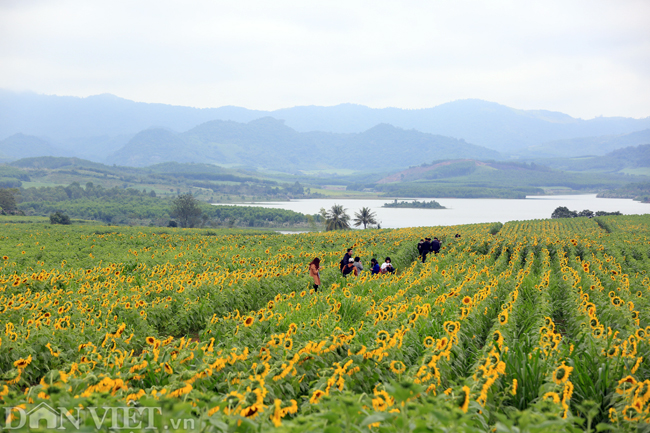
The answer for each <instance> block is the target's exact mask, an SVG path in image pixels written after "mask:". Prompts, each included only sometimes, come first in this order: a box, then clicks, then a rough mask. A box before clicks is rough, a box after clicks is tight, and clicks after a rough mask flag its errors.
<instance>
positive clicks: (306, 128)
mask: <svg viewBox="0 0 650 433" xmlns="http://www.w3.org/2000/svg"><path fill="white" fill-rule="evenodd" d="M267 116H272V117H274V118H277V119H283V120H285V124H286V126H288V127H290V128H292V129H294V130H295V131H296V132H310V131H322V132H330V133H361V132H363V131H367V130H368V129H370V128H372V127H374V126H376V125H377V124H380V123H387V124H390V125H393V126H396V127H399V128H403V129H416V130H418V131H421V132H427V133H431V134H437V135H442V136H448V137H454V138H458V139H461V138H462V139H465V140H466V141H467V142H470V143H474V144H476V145H481V146H485V147H488V148H491V149H494V150H498V151H502V152H517V151H520V150H521V149H525V148H527V147H530V146H535V145H541V144H543V143H548V142H550V141H555V140H566V139H574V138H580V137H598V136H605V135H622V134H629V133H632V132H635V131H641V130H644V129H648V128H650V118H645V119H630V118H620V117H598V118H595V119H590V120H582V119H575V118H573V117H571V116H568V115H566V114H562V113H557V112H551V111H544V110H518V109H514V108H510V107H506V106H504V105H500V104H497V103H494V102H486V101H481V100H476V99H468V100H461V101H454V102H449V103H446V104H442V105H439V106H437V107H433V108H425V109H417V110H404V109H398V108H384V109H374V108H368V107H365V106H362V105H354V104H341V105H336V106H332V107H317V106H306V107H292V108H286V109H280V110H275V111H258V110H248V109H245V108H238V107H220V108H206V109H199V108H192V107H180V106H172V105H165V104H147V103H141V102H133V101H129V100H126V99H122V98H118V97H116V96H113V95H98V96H91V97H87V98H77V97H69V96H46V95H36V94H33V93H13V92H8V91H0V138H4V137H8V136H10V135H12V134H16V133H19V132H22V133H24V134H30V135H35V136H39V137H42V138H45V139H47V140H48V141H50V142H51V143H52V144H56V145H57V146H59V145H60V147H66V148H69V149H72V148H73V147H74V143H73V140H72V139H75V140H79V139H80V137H98V136H108V137H117V136H120V135H132V134H136V133H138V132H139V131H142V130H144V129H148V128H163V129H171V130H174V131H186V130H188V129H191V128H193V127H195V126H198V125H200V124H203V123H205V122H207V121H210V120H232V121H236V122H240V123H245V122H250V121H251V120H254V119H259V118H262V117H267ZM117 149H118V147H115V148H113V149H112V150H113V151H115V150H117Z"/></svg>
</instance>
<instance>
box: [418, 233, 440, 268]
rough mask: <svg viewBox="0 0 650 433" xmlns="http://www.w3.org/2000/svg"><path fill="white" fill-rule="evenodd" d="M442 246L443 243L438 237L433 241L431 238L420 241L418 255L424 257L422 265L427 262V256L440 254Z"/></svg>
mask: <svg viewBox="0 0 650 433" xmlns="http://www.w3.org/2000/svg"><path fill="white" fill-rule="evenodd" d="M441 246H442V243H441V242H440V240H439V239H438V238H437V237H434V238H433V240H431V238H424V239H420V242H418V253H419V254H420V256H421V257H422V263H424V262H426V261H427V254H431V253H433V254H438V251H440V247H441Z"/></svg>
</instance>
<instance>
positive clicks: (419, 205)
mask: <svg viewBox="0 0 650 433" xmlns="http://www.w3.org/2000/svg"><path fill="white" fill-rule="evenodd" d="M382 207H400V208H401V207H407V208H416V209H447V208H446V207H444V206H443V205H441V204H440V203H438V202H437V201H435V200H431V201H417V200H413V201H400V202H399V203H398V202H397V199H395V201H394V202H393V203H384V205H383V206H382Z"/></svg>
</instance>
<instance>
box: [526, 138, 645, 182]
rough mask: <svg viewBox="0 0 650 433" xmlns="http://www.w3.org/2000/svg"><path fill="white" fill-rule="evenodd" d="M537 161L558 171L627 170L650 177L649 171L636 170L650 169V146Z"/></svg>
mask: <svg viewBox="0 0 650 433" xmlns="http://www.w3.org/2000/svg"><path fill="white" fill-rule="evenodd" d="M536 161H538V162H539V163H540V164H544V165H547V166H549V167H552V168H555V169H558V170H567V171H597V172H609V173H615V172H619V171H621V172H622V171H624V170H627V172H629V173H635V174H646V175H648V174H650V171H648V170H640V171H638V170H634V169H643V168H646V169H647V168H649V167H650V144H644V145H641V146H630V147H625V148H623V149H617V150H614V151H612V152H609V153H608V154H606V155H604V156H589V157H580V158H548V159H537V160H536Z"/></svg>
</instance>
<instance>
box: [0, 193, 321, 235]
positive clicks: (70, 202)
mask: <svg viewBox="0 0 650 433" xmlns="http://www.w3.org/2000/svg"><path fill="white" fill-rule="evenodd" d="M0 198H4V199H3V200H4V202H5V205H6V204H7V203H8V204H9V205H11V203H12V201H11V199H13V200H14V201H13V203H15V202H17V201H19V203H18V204H17V205H16V206H17V208H16V209H15V210H13V211H4V210H3V211H2V212H3V214H8V215H20V214H27V215H41V216H48V215H51V214H57V213H62V214H66V215H69V216H70V217H71V218H77V219H82V220H96V221H101V222H104V223H107V224H115V225H142V226H146V225H155V226H162V227H164V226H167V225H168V224H169V221H170V219H171V218H173V217H178V218H179V222H181V226H182V227H198V226H205V227H218V226H228V227H235V226H243V227H286V226H300V227H307V225H308V223H309V220H308V219H307V217H306V216H305V215H303V214H301V213H298V212H293V211H289V210H283V209H268V208H262V207H253V206H212V205H209V204H207V203H205V202H200V201H198V200H197V199H196V198H195V197H194V196H192V195H191V194H181V195H179V196H176V197H174V198H164V197H157V196H156V194H155V193H153V191H150V192H146V191H139V190H136V189H132V188H127V189H120V188H116V187H115V188H111V189H104V188H102V187H101V186H94V185H92V184H87V185H86V187H85V188H83V187H81V186H80V185H79V184H77V183H73V184H71V185H69V186H67V187H61V186H57V187H42V188H27V189H23V190H20V191H19V190H17V189H11V190H10V189H0ZM19 199H22V201H20V200H19ZM189 202H191V206H190V205H189V204H188V203H189ZM179 205H180V208H179ZM186 211H187V212H186ZM314 219H315V221H317V222H318V221H320V216H318V215H316V216H314V217H312V220H314ZM72 222H73V223H74V222H75V220H72Z"/></svg>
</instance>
